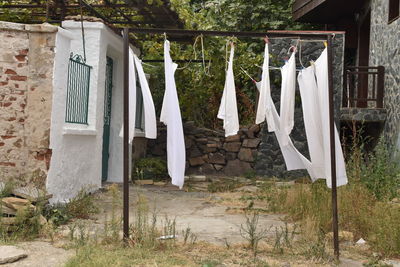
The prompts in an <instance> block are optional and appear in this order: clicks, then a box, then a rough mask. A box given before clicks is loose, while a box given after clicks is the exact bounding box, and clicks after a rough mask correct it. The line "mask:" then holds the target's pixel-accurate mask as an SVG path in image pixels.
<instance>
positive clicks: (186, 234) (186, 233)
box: [182, 226, 197, 245]
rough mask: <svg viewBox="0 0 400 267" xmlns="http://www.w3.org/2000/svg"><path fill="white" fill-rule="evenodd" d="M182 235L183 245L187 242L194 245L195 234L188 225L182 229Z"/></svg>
mask: <svg viewBox="0 0 400 267" xmlns="http://www.w3.org/2000/svg"><path fill="white" fill-rule="evenodd" d="M182 235H183V244H184V245H186V244H187V243H189V244H191V245H194V244H195V243H196V241H197V235H196V234H195V233H193V232H192V229H191V228H190V227H189V226H188V227H187V228H186V229H185V230H183V231H182Z"/></svg>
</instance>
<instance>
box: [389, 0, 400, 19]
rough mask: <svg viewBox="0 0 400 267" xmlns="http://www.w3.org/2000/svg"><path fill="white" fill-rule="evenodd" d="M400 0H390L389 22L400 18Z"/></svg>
mask: <svg viewBox="0 0 400 267" xmlns="http://www.w3.org/2000/svg"><path fill="white" fill-rule="evenodd" d="M399 13H400V0H389V23H391V22H393V21H395V20H396V19H398V18H399Z"/></svg>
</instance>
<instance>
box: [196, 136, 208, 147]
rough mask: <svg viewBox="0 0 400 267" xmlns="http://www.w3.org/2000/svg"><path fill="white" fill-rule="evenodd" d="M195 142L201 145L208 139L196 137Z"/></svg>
mask: <svg viewBox="0 0 400 267" xmlns="http://www.w3.org/2000/svg"><path fill="white" fill-rule="evenodd" d="M196 142H197V143H199V144H202V145H205V144H207V142H208V140H207V138H196Z"/></svg>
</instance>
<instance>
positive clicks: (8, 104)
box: [2, 102, 12, 108]
mask: <svg viewBox="0 0 400 267" xmlns="http://www.w3.org/2000/svg"><path fill="white" fill-rule="evenodd" d="M11 105H12V103H11V102H5V103H3V105H2V106H3V107H5V108H6V107H9V106H11Z"/></svg>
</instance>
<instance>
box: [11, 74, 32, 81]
mask: <svg viewBox="0 0 400 267" xmlns="http://www.w3.org/2000/svg"><path fill="white" fill-rule="evenodd" d="M10 79H11V80H13V81H26V80H27V79H28V77H26V76H20V75H15V76H11V77H10Z"/></svg>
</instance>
